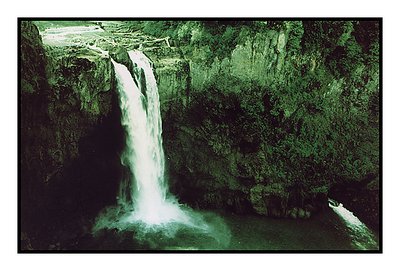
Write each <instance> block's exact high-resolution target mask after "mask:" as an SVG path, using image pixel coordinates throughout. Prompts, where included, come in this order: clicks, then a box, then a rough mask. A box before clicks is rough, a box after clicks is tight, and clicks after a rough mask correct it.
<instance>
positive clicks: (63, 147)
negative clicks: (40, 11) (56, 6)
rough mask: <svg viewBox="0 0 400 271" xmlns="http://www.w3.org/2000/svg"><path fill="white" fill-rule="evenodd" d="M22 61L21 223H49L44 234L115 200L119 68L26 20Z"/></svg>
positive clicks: (29, 226) (32, 227) (42, 229)
mask: <svg viewBox="0 0 400 271" xmlns="http://www.w3.org/2000/svg"><path fill="white" fill-rule="evenodd" d="M20 57H21V79H22V82H21V96H20V97H21V100H20V102H21V111H20V114H21V150H20V158H21V160H20V163H21V188H22V194H21V207H22V216H21V217H22V223H21V225H22V229H23V230H27V229H29V230H33V231H34V230H38V229H36V227H39V225H41V224H40V223H43V222H41V221H46V222H47V223H48V224H47V226H45V227H39V230H38V231H37V232H44V233H45V232H46V231H48V230H50V229H51V228H57V226H56V225H55V223H60V221H59V220H58V218H59V217H61V216H63V215H64V216H65V218H64V219H66V220H67V221H68V220H69V221H70V222H69V223H73V221H75V222H76V220H77V219H78V218H79V217H80V216H82V215H88V214H93V213H95V212H97V210H98V209H99V208H101V207H102V206H103V205H104V204H106V203H108V202H110V201H112V200H113V199H114V198H115V191H116V190H117V187H118V178H119V177H118V176H119V174H120V172H119V170H118V167H119V166H118V165H119V157H118V156H119V155H118V151H119V150H120V149H121V147H122V143H119V142H121V141H122V138H121V137H122V135H123V134H122V130H121V128H120V127H119V126H120V125H119V115H118V114H119V112H118V110H117V109H118V101H117V97H116V94H115V92H114V88H115V85H114V70H113V68H112V64H111V61H110V59H105V58H103V57H101V55H100V54H98V53H96V52H94V51H90V50H85V49H83V48H79V47H74V46H63V47H60V46H46V45H43V43H42V40H41V37H40V35H39V32H38V30H37V28H36V26H35V25H34V24H33V23H32V22H22V23H21V55H20ZM107 141H112V142H115V143H113V144H109V142H107ZM100 146H101V147H100ZM115 178H116V179H115ZM97 182H102V186H103V187H99V186H98V185H96V183H97ZM97 197H98V198H97ZM96 198H97V199H96ZM64 222H65V220H64ZM53 223H54V224H53Z"/></svg>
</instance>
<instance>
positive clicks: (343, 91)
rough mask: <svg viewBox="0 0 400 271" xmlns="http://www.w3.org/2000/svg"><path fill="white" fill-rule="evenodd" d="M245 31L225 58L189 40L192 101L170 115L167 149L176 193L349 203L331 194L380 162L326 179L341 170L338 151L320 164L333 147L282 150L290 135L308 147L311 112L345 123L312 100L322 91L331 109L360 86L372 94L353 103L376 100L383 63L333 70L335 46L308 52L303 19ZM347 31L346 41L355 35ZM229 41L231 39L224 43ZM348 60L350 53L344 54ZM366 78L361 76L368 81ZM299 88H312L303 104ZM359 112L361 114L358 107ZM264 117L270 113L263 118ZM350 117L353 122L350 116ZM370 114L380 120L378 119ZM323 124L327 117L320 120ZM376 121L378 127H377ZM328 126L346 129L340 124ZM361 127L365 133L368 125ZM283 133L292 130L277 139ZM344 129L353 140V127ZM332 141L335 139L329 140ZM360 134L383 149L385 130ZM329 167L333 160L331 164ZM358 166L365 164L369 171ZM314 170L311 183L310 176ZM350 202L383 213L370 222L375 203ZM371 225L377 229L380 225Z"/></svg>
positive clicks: (255, 201)
mask: <svg viewBox="0 0 400 271" xmlns="http://www.w3.org/2000/svg"><path fill="white" fill-rule="evenodd" d="M243 29H244V28H243ZM243 29H242V30H240V32H239V33H238V36H240V42H237V43H236V44H234V45H233V46H232V47H231V50H230V51H228V52H227V53H226V54H225V56H222V57H221V56H218V55H217V54H216V53H213V52H212V51H211V49H210V47H209V46H208V45H201V44H200V45H199V44H197V45H196V44H190V45H187V44H185V43H184V44H181V46H182V48H183V52H185V54H184V57H185V59H187V60H188V61H189V65H190V71H189V72H190V78H191V81H190V90H189V101H190V102H189V104H188V105H187V106H185V107H182V104H179V103H174V104H172V105H171V106H170V108H169V111H168V112H167V114H166V116H165V117H164V118H163V119H164V135H165V136H164V140H165V148H166V154H167V156H168V163H169V170H170V178H171V182H172V183H173V188H174V192H175V193H176V194H178V195H179V197H180V198H181V199H182V200H184V201H185V202H188V203H190V204H191V205H193V206H199V207H200V208H223V209H228V210H231V211H234V212H237V213H243V212H256V213H258V214H261V215H267V216H273V217H291V218H299V217H301V218H308V217H310V216H311V215H312V214H313V213H314V212H316V211H318V210H321V209H324V208H327V198H328V194H330V196H332V197H334V196H336V197H337V198H338V200H340V198H341V197H339V196H337V194H338V193H337V192H335V193H333V192H329V191H330V190H331V191H333V190H335V189H336V187H337V186H336V184H343V182H344V185H343V186H341V187H344V186H346V182H350V183H351V182H352V181H354V178H364V177H363V176H366V174H367V173H368V171H369V172H376V170H377V169H376V167H375V168H374V167H370V168H369V169H367V170H365V173H360V175H359V177H355V176H351V177H350V176H349V175H351V174H348V175H347V176H345V177H343V176H340V174H330V175H329V174H328V175H325V176H323V175H324V174H323V172H324V171H325V170H326V171H332V170H333V171H335V169H334V168H335V166H334V164H335V161H333V160H331V161H330V162H329V159H332V158H329V157H330V156H329V155H327V156H326V158H325V159H326V160H324V161H321V162H316V161H315V160H317V159H314V158H313V155H316V156H318V155H321V153H323V151H322V149H329V148H330V147H327V146H321V147H314V148H315V150H316V149H319V148H321V150H320V151H317V152H316V153H314V154H311V153H310V152H309V151H305V152H304V153H302V151H300V155H299V156H298V157H297V158H293V157H289V155H285V154H283V155H282V156H280V155H279V154H278V152H280V151H279V150H283V149H284V148H286V147H283V144H286V143H282V142H284V141H285V140H287V139H288V137H292V139H290V142H293V141H292V140H294V141H296V140H299V142H298V143H297V144H299V145H298V147H300V146H302V147H304V148H305V147H306V146H307V144H310V143H306V142H304V141H303V140H301V138H303V135H302V134H303V133H304V129H305V123H306V122H307V121H309V120H308V119H307V118H306V117H305V118H304V119H303V120H300V118H302V117H300V116H301V115H302V114H304V112H307V113H306V114H309V116H311V118H312V119H313V120H312V122H313V123H315V124H316V123H318V118H319V116H322V114H326V115H325V117H326V118H327V119H330V123H328V124H327V127H329V126H330V125H332V124H333V123H334V122H335V121H337V120H335V118H336V117H337V116H338V115H339V114H341V113H340V111H337V112H335V113H333V112H332V113H330V112H328V111H325V112H324V109H315V108H314V106H313V105H311V104H312V103H314V101H315V100H314V101H313V100H312V99H314V97H317V98H318V99H319V98H321V99H323V100H324V101H323V102H318V103H319V104H322V103H325V102H326V103H331V104H330V105H329V106H332V107H339V106H340V105H336V104H335V103H336V102H337V101H338V100H340V99H346V98H343V97H346V96H348V97H352V95H356V94H351V93H357V92H358V93H359V94H357V95H360V92H359V90H360V88H362V89H363V90H362V92H363V94H361V95H365V96H364V98H361V96H358V98H355V96H354V98H351V99H353V100H352V102H351V103H353V102H354V101H355V100H354V99H364V101H366V100H368V99H369V98H367V96H374V95H376V93H378V89H379V76H377V67H376V66H374V68H371V67H367V66H366V65H367V64H357V63H356V61H354V62H353V63H352V64H354V65H353V66H352V69H353V70H351V71H349V73H348V74H341V75H340V76H330V75H327V74H328V73H331V71H329V67H326V65H329V64H327V63H329V62H327V59H329V61H332V58H333V57H332V56H331V55H332V54H334V53H335V52H336V51H334V52H333V53H330V54H328V56H327V55H326V54H327V53H325V52H324V51H323V50H322V49H321V50H320V49H315V48H314V49H310V50H306V51H305V52H302V51H301V49H300V45H299V41H298V40H296V39H301V35H302V34H303V31H304V30H303V29H304V28H303V26H301V27H299V24H298V22H292V23H291V22H289V23H286V24H284V25H283V27H280V28H279V29H272V28H271V29H269V30H268V29H267V30H263V31H260V32H258V33H255V34H249V33H247V32H245V31H244V30H243ZM299 29H300V30H299ZM198 31H204V30H198ZM299 32H300V33H301V34H299ZM192 33H193V32H192ZM225 33H226V32H225ZM299 35H300V38H298V37H299ZM222 36H223V35H222ZM343 36H345V35H344V34H343ZM343 36H342V37H341V38H340V39H344V38H346V37H343ZM219 37H220V38H221V36H219ZM192 39H193V38H192ZM340 39H339V40H340ZM217 44H218V43H217ZM220 46H223V44H222V43H220ZM305 47H306V46H305ZM310 47H311V46H310ZM339 47H340V46H339ZM210 52H211V53H210ZM210 54H211V61H210ZM343 59H344V57H343V56H341V57H339V60H337V61H343ZM341 65H343V64H342V63H341ZM332 73H334V72H332ZM301 78H304V79H301ZM310 78H312V79H310ZM350 78H351V79H350ZM361 78H363V79H362V80H363V81H362V82H361V81H359V80H360V79H361ZM302 80H303V81H304V82H305V83H304V85H302V84H303V83H302V82H301V81H302ZM357 81H358V83H357ZM296 92H300V93H301V92H304V93H309V94H306V95H308V96H305V98H304V100H303V101H302V102H300V104H299V103H298V101H297V102H296V100H297V99H298V97H296V94H293V93H296ZM278 93H279V94H278ZM291 93H292V94H291ZM373 93H375V94H373ZM314 95H316V96H314ZM249 97H253V98H249ZM339 97H340V98H339ZM368 103H371V101H370V102H366V103H365V104H364V106H365V107H364V108H363V109H362V108H361V107H360V108H359V109H358V110H368V109H366V108H368V106H369V105H368ZM258 106H260V109H259V108H258ZM273 108H275V109H273ZM276 108H279V109H278V110H277V109H276ZM182 110H183V113H182ZM257 110H258V111H257ZM303 110H305V111H303ZM333 111H334V110H333ZM301 112H303V113H301ZM353 113H355V114H357V113H356V112H355V111H354V112H353ZM256 114H257V115H258V116H256ZM182 115H183V116H182ZM260 115H261V116H262V118H264V120H261V119H258V117H260ZM274 116H275V117H274ZM327 116H328V117H327ZM329 116H332V117H329ZM314 121H316V122H314ZM348 121H350V122H352V120H350V119H349V120H348ZM370 121H371V122H375V121H376V119H375V118H373V119H370ZM259 123H264V124H265V125H259ZM323 125H324V124H323V122H322V123H321V125H320V127H321V126H323ZM340 125H342V124H340ZM365 125H367V124H366V123H365ZM371 125H372V126H373V127H374V126H375V125H376V124H371ZM239 126H243V127H242V129H238V128H237V127H239ZM308 127H310V128H309V129H311V131H310V130H309V133H311V134H317V133H319V132H320V131H319V128H318V125H309V126H308ZM312 129H315V131H312ZM327 129H332V131H334V132H337V131H338V129H337V126H334V125H333V126H331V127H330V128H327ZM355 129H356V131H358V129H359V128H355ZM238 130H240V131H238ZM279 131H282V132H283V134H282V136H278V137H276V134H279V133H280V132H279ZM338 133H339V132H338ZM346 133H347V132H346ZM263 134H264V135H263ZM268 134H275V135H274V136H268ZM342 136H343V137H347V136H346V135H344V134H343V135H342ZM371 136H372V134H371ZM285 138H286V139H285ZM367 138H370V139H367ZM372 138H373V139H372ZM331 139H332V138H329V136H328V139H327V141H329V140H331ZM308 140H310V139H307V140H305V141H308ZM318 140H319V139H318V137H314V138H313V139H311V140H310V141H312V142H313V141H314V142H315V141H318ZM357 140H359V141H358V143H354V144H360V142H361V141H362V142H366V141H369V140H371V141H373V142H374V143H373V144H374V147H372V146H371V147H372V148H374V149H377V146H378V145H377V144H378V140H377V137H376V135H374V136H372V137H370V136H368V135H366V137H365V138H362V137H361V138H359V139H357ZM263 142H264V143H263ZM290 144H292V143H290ZM302 144H303V145H302ZM314 144H315V143H314ZM346 144H348V142H343V143H342V146H341V148H342V147H343V146H345V145H346ZM368 144H369V143H368ZM286 146H287V145H286ZM308 146H309V145H308ZM302 147H300V148H302ZM296 148H297V147H296ZM311 148H313V147H311ZM311 148H310V149H311ZM348 148H358V147H355V146H348ZM289 152H291V150H290V149H288V153H289ZM343 152H345V150H343ZM317 153H318V154H317ZM358 155H359V154H355V153H354V154H353V156H358ZM365 156H368V157H369V156H370V153H368V154H367V153H365ZM331 157H332V156H331ZM375 157H376V156H375ZM296 159H297V161H294V160H296ZM354 159H360V158H354ZM367 159H369V158H367ZM375 159H376V158H375ZM313 160H314V161H313ZM358 161H360V160H358ZM371 162H372V161H371ZM351 163H353V162H351ZM357 163H358V162H355V164H354V166H355V165H357ZM366 163H370V161H368V162H366ZM372 163H373V164H375V165H378V163H379V162H378V161H376V160H375V162H372ZM329 164H331V165H332V166H331V167H330V168H329V166H328V165H329ZM351 167H352V166H349V168H351ZM318 170H320V171H321V175H320V176H319V177H316V174H315V171H318ZM352 170H353V171H354V170H356V171H359V172H361V171H362V169H360V168H358V169H352ZM290 171H292V172H293V171H298V172H299V174H298V175H297V173H295V174H291V173H290ZM300 172H302V173H300ZM308 172H310V173H308ZM317 175H318V174H317ZM354 175H355V174H354ZM307 176H309V177H310V180H306V179H304V178H308V177H307ZM311 179H312V180H311ZM360 189H361V190H366V191H367V190H368V191H369V192H368V193H369V194H371V193H372V194H373V195H374V196H373V198H374V199H377V198H378V195H379V190H374V191H371V190H370V189H366V188H360V187H359V189H357V191H361V190H360ZM336 190H337V189H336ZM342 191H343V192H344V190H342ZM368 193H364V194H368ZM370 196H371V195H370ZM370 196H368V197H370ZM350 198H351V197H350ZM353 198H354V197H353ZM347 201H348V200H347ZM358 201H361V199H360V200H358ZM368 206H375V208H378V207H377V206H379V204H378V202H377V201H376V200H374V203H371V204H368ZM348 207H349V208H350V209H352V207H354V210H358V211H356V215H359V216H360V218H361V219H362V220H364V221H367V222H370V221H371V220H374V221H378V220H379V219H378V216H374V218H373V219H369V218H368V216H369V214H370V213H371V212H369V211H368V210H367V209H366V208H364V210H361V209H362V208H360V206H357V204H354V202H353V204H351V203H350V205H348ZM375 211H376V209H375ZM374 213H375V214H377V213H378V212H374ZM370 225H373V226H375V228H376V225H377V224H376V223H375V224H374V223H370Z"/></svg>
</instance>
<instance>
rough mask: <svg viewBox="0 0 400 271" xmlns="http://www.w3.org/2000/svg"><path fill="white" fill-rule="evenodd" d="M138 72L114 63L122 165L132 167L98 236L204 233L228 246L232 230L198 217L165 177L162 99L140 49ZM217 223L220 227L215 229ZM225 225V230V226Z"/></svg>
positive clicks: (133, 55) (135, 59)
mask: <svg viewBox="0 0 400 271" xmlns="http://www.w3.org/2000/svg"><path fill="white" fill-rule="evenodd" d="M129 57H130V59H131V60H132V63H133V66H134V68H133V69H134V70H133V71H132V74H133V76H132V74H131V72H130V71H129V70H128V68H127V67H126V66H125V65H122V64H120V63H117V62H116V61H114V60H112V63H113V65H114V68H115V73H116V79H117V89H118V94H119V103H120V108H121V113H122V116H121V124H122V126H123V127H124V130H125V136H126V144H125V149H124V151H123V154H122V155H121V163H122V165H123V166H125V167H127V168H128V169H129V174H128V176H125V177H124V179H123V180H122V181H121V186H120V191H119V195H118V197H117V199H118V205H117V206H112V207H108V208H106V209H105V210H104V211H103V212H102V213H101V214H100V215H99V216H98V217H97V219H96V223H95V226H94V228H93V231H94V232H97V231H98V230H101V229H117V230H119V231H123V230H127V231H132V232H135V238H137V239H138V238H139V239H140V238H142V239H148V238H151V237H149V236H150V235H152V234H153V235H154V234H161V235H162V236H164V237H169V238H173V237H175V236H176V234H178V233H180V232H182V231H183V232H186V234H187V233H188V232H190V235H193V234H194V235H200V236H203V238H209V239H212V240H213V242H217V243H219V244H227V243H229V238H230V233H229V229H228V228H226V227H224V224H223V222H222V224H223V225H222V224H221V221H218V223H215V222H213V220H219V219H218V218H215V215H212V216H211V217H210V215H209V214H208V215H207V214H200V213H199V212H195V211H193V210H192V209H190V208H189V207H187V206H184V205H182V204H180V203H179V202H178V201H177V199H176V198H175V197H174V196H173V195H171V194H170V193H169V189H168V184H167V183H166V181H165V179H164V151H163V145H162V120H161V114H160V101H159V94H158V88H157V83H156V79H155V77H154V73H153V70H152V63H151V62H150V60H149V59H148V58H147V57H146V56H145V55H144V54H143V53H142V52H140V51H130V52H129ZM215 224H217V225H215ZM221 227H222V228H221Z"/></svg>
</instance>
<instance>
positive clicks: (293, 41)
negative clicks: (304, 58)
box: [287, 21, 304, 53]
mask: <svg viewBox="0 0 400 271" xmlns="http://www.w3.org/2000/svg"><path fill="white" fill-rule="evenodd" d="M303 35H304V28H303V23H302V22H301V21H293V22H291V24H290V32H289V38H288V41H287V51H288V53H296V52H297V53H299V52H301V50H300V49H301V40H302V38H303Z"/></svg>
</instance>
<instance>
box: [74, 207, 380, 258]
mask: <svg viewBox="0 0 400 271" xmlns="http://www.w3.org/2000/svg"><path fill="white" fill-rule="evenodd" d="M201 214H202V215H203V217H204V219H205V220H206V221H207V223H208V224H209V225H210V229H209V230H208V231H207V232H201V231H199V230H194V229H190V228H187V227H184V226H183V227H180V226H179V225H170V226H169V229H168V230H167V232H168V234H165V231H164V230H162V229H160V230H156V231H151V230H144V229H141V228H137V229H132V230H131V231H124V232H117V231H110V230H105V231H101V232H99V233H97V234H96V235H95V236H92V237H90V238H87V239H86V240H82V241H80V242H79V244H77V247H75V249H78V250H79V249H83V250H87V249H89V250H222V251H223V250H263V251H275V250H279V251H281V250H296V251H303V250H330V251H335V250H360V248H359V247H358V246H357V245H356V244H355V241H354V240H353V239H354V238H352V237H351V234H350V233H349V232H348V228H347V227H346V224H345V223H344V221H343V220H341V219H340V217H338V215H337V214H335V213H334V212H333V211H331V210H328V211H325V212H324V213H320V214H317V215H315V216H313V217H311V218H310V219H305V220H301V219H297V220H293V219H274V218H267V217H261V216H254V215H247V216H243V215H235V214H227V213H219V214H215V213H211V212H201ZM173 228H175V229H174V230H171V229H173ZM374 238H375V241H376V244H378V243H379V239H378V235H377V234H376V233H374ZM376 244H373V245H365V247H366V248H367V249H368V250H374V249H375V250H377V249H379V248H378V246H377V245H376Z"/></svg>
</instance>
